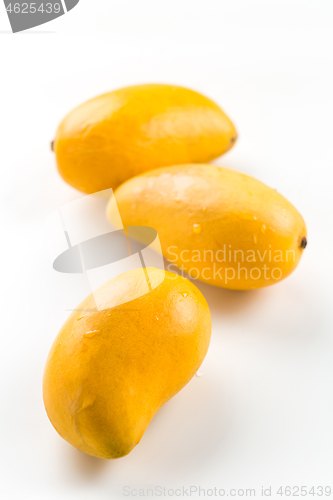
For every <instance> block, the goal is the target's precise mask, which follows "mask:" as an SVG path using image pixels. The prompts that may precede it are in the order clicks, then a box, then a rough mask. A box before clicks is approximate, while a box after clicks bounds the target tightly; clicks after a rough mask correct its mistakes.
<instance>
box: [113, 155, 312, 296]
mask: <svg viewBox="0 0 333 500" xmlns="http://www.w3.org/2000/svg"><path fill="white" fill-rule="evenodd" d="M114 197H115V200H116V202H117V206H118V209H119V213H120V216H121V218H122V222H123V224H124V226H125V227H126V226H140V225H143V226H150V227H153V228H154V229H156V230H157V232H158V235H159V239H160V242H161V248H162V252H163V255H164V257H166V258H167V259H168V260H169V261H170V264H169V266H168V270H169V271H173V270H175V268H174V266H175V265H176V266H177V267H178V268H180V269H182V270H184V271H186V272H187V273H189V275H190V276H191V277H192V278H194V279H199V280H200V281H204V282H206V283H209V284H212V285H216V286H219V287H224V288H230V289H234V290H248V289H252V288H259V287H264V286H268V285H272V284H274V283H277V282H279V281H281V280H282V279H284V278H285V277H286V276H288V275H289V274H290V273H291V272H292V271H293V270H294V269H295V268H296V266H297V264H298V262H299V260H300V258H301V256H302V253H303V249H304V248H305V246H306V244H307V239H306V226H305V223H304V220H303V219H302V217H301V215H300V214H299V212H298V211H297V210H296V208H295V207H294V206H293V205H292V204H291V203H289V202H288V201H287V200H286V199H285V198H284V197H283V196H281V195H280V194H279V193H277V192H276V190H274V189H271V188H269V187H268V186H266V185H265V184H263V183H262V182H260V181H258V180H256V179H254V178H253V177H250V176H248V175H244V174H242V173H239V172H236V171H234V170H231V169H227V168H222V167H217V166H213V165H200V164H192V165H191V164H190V165H179V166H172V167H164V168H160V169H157V170H153V171H150V172H146V173H144V174H141V175H138V176H136V177H134V178H132V179H129V180H128V181H126V182H125V183H124V184H122V185H121V186H119V187H118V188H117V189H116V191H115V193H114ZM115 207H116V205H115V203H109V205H108V208H107V214H108V217H109V220H110V221H111V222H112V223H113V224H114V225H115V224H116V223H117V217H118V214H117V213H116V208H115Z"/></svg>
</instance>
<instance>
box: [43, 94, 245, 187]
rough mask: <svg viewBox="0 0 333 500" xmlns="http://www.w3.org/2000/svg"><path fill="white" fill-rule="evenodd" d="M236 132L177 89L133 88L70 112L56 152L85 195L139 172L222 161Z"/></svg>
mask: <svg viewBox="0 0 333 500" xmlns="http://www.w3.org/2000/svg"><path fill="white" fill-rule="evenodd" d="M236 138H237V132H236V129H235V127H234V125H233V124H232V122H231V121H230V119H229V118H228V117H227V116H226V115H225V113H224V112H223V111H222V110H221V109H220V108H219V106H217V104H215V103H214V102H213V101H211V100H210V99H208V98H207V97H204V96H203V95H201V94H198V93H197V92H194V91H192V90H189V89H186V88H182V87H176V86H174V85H153V84H152V85H136V86H132V87H127V88H122V89H120V90H116V91H113V92H109V93H107V94H104V95H101V96H98V97H96V98H94V99H92V100H90V101H88V102H86V103H84V104H82V105H81V106H79V107H77V108H76V109H74V110H73V111H72V112H71V113H69V114H68V115H67V116H66V117H65V119H64V120H63V121H62V122H61V124H60V125H59V128H58V131H57V133H56V138H55V141H54V142H53V143H52V148H53V150H54V152H55V154H56V160H57V165H58V170H59V173H60V175H61V176H62V177H63V179H64V180H65V181H66V182H68V184H70V185H71V186H73V187H75V188H76V189H79V190H80V191H83V192H85V193H94V192H97V191H102V190H104V189H108V188H113V189H114V188H116V187H117V186H118V185H119V184H121V183H122V182H124V181H125V180H127V179H129V178H130V177H133V176H135V175H137V174H140V173H141V172H145V171H147V170H152V169H154V168H158V167H163V166H165V165H175V164H178V163H179V164H180V163H200V162H207V161H210V160H212V159H213V158H217V157H218V156H220V155H222V154H223V153H225V152H226V151H228V150H229V149H230V148H231V147H232V146H233V145H234V143H235V141H236Z"/></svg>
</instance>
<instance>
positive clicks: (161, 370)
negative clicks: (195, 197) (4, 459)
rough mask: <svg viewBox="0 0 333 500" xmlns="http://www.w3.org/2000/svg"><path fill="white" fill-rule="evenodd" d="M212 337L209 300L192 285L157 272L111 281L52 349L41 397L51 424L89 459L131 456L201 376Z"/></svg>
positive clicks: (80, 309) (137, 271)
mask: <svg viewBox="0 0 333 500" xmlns="http://www.w3.org/2000/svg"><path fill="white" fill-rule="evenodd" d="M96 294H97V296H98V308H97V307H96V304H95V298H96ZM210 335H211V318H210V312H209V308H208V305H207V302H206V301H205V299H204V297H203V296H202V294H201V293H200V291H199V290H198V289H197V288H196V286H195V285H193V284H192V283H191V282H190V281H189V280H187V279H185V278H182V277H181V276H177V275H176V274H172V273H169V272H164V271H162V270H159V269H155V268H147V269H135V270H131V271H127V272H125V273H123V274H121V275H119V276H117V277H116V278H113V279H112V280H110V281H108V282H107V283H105V284H104V285H103V286H102V287H100V289H98V290H97V292H94V295H90V296H88V297H87V298H86V299H85V300H84V301H83V302H82V303H81V304H80V305H79V306H78V308H77V309H76V310H75V311H74V312H73V313H72V314H71V315H70V317H69V318H68V320H67V321H66V323H65V324H64V326H63V327H62V329H61V330H60V332H59V334H58V336H57V338H56V340H55V342H54V344H53V346H52V348H51V351H50V354H49V357H48V360H47V363H46V367H45V372H44V379H43V395H44V403H45V408H46V411H47V414H48V416H49V418H50V420H51V422H52V424H53V426H54V427H55V429H56V430H57V431H58V433H59V434H60V436H61V437H63V438H64V439H65V440H66V441H68V442H69V443H70V444H72V445H73V446H74V447H75V448H78V449H79V450H81V451H83V452H85V453H87V454H89V455H92V456H95V457H99V458H105V459H113V458H120V457H123V456H125V455H127V454H128V453H129V452H130V451H131V450H132V449H133V448H134V447H135V446H136V445H137V444H138V443H139V441H140V439H141V437H142V435H143V434H144V432H145V430H146V428H147V426H148V425H149V423H150V421H151V419H152V418H153V416H154V415H155V413H156V412H157V411H158V410H159V408H160V407H161V406H162V405H164V404H165V403H166V402H167V401H168V400H169V399H170V398H172V397H173V396H174V395H175V394H176V393H177V392H179V391H180V390H181V389H182V388H183V387H184V386H185V385H186V384H187V383H188V382H189V381H190V380H191V378H192V377H193V376H194V375H195V373H196V372H197V370H198V368H199V367H200V365H201V363H202V361H203V359H204V358H205V355H206V353H207V350H208V347H209V342H210Z"/></svg>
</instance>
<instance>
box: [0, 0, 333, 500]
mask: <svg viewBox="0 0 333 500" xmlns="http://www.w3.org/2000/svg"><path fill="white" fill-rule="evenodd" d="M92 9H93V10H92ZM332 21H333V4H332V2H331V0H327V1H324V0H314V1H309V0H299V1H296V0H278V1H272V0H261V1H258V0H251V1H250V0H232V1H231V0H228V1H226V0H206V1H201V2H199V1H197V2H195V1H193V0H168V2H164V1H162V0H160V1H156V0H140V1H138V0H117V1H116V0H93V1H90V2H89V1H88V0H81V1H80V3H79V4H78V6H77V7H76V8H75V9H73V10H72V11H71V12H70V13H68V14H66V15H65V16H63V17H61V18H59V19H57V20H55V21H53V22H51V23H49V24H47V25H44V26H41V27H39V28H35V29H34V30H32V31H30V32H26V33H21V34H16V35H13V34H11V33H10V31H9V30H10V26H9V22H8V20H7V17H6V13H5V9H4V8H3V6H2V3H1V5H0V31H1V33H0V52H1V79H0V86H1V93H0V127H1V129H0V137H1V147H0V168H1V177H0V181H1V182H0V189H1V198H0V200H1V215H2V222H1V233H2V244H1V292H2V299H1V305H2V313H1V349H0V357H1V359H0V370H1V375H0V384H1V388H0V390H1V398H0V401H1V411H0V426H1V427H0V433H1V436H0V454H1V466H0V476H1V479H0V497H1V498H3V499H4V500H10V499H16V498H17V499H24V500H25V499H34V500H38V499H43V500H45V499H47V500H49V499H50V500H87V499H91V498H94V499H95V498H96V499H101V500H106V499H114V498H116V499H117V498H123V496H122V492H123V487H124V486H130V487H131V488H147V487H148V486H150V487H154V486H165V487H166V488H167V489H169V488H176V487H181V486H183V485H184V486H190V485H192V486H195V485H196V486H201V487H202V488H214V487H217V488H225V489H226V492H227V493H228V489H229V488H235V489H239V488H256V491H257V495H256V496H257V497H258V496H260V494H261V487H262V486H265V487H266V488H267V487H269V486H272V498H281V497H279V496H278V495H277V494H276V490H277V488H278V487H279V486H288V485H289V486H292V485H299V486H302V485H305V486H307V487H308V489H309V488H310V487H311V486H319V485H323V486H326V485H331V486H332V487H333V473H332V470H333V430H332V427H333V339H332V333H333V332H332V330H333V328H332V327H333V320H332V292H331V290H332V288H331V285H332V278H333V273H332V248H333V230H332V201H331V200H332V178H333V176H332V160H333V140H332V137H333V128H332V117H333V99H332V89H333V71H332V64H333V54H332V47H333V35H332V32H333V30H332ZM146 82H159V83H174V84H179V85H184V86H188V87H191V88H193V89H196V90H198V91H201V92H203V93H204V94H206V95H208V96H209V97H211V98H212V99H214V100H216V101H217V102H218V103H219V104H220V105H221V107H222V108H223V109H224V110H225V111H226V112H227V113H228V114H229V115H230V117H231V118H232V120H233V121H234V122H235V124H236V126H237V129H238V131H239V140H238V143H237V145H236V146H235V147H234V149H233V150H232V151H230V152H229V153H228V154H226V155H225V156H224V157H222V158H220V159H219V160H218V161H216V163H217V164H220V165H224V166H227V167H231V168H235V169H238V170H241V171H242V172H245V173H248V174H251V175H253V176H255V177H257V178H259V179H260V180H262V181H264V182H266V183H267V184H268V185H270V186H272V187H274V188H276V189H277V190H278V191H279V192H280V193H282V194H283V195H285V196H286V197H287V198H288V199H289V200H290V201H291V202H292V203H293V204H294V205H295V206H296V207H297V208H298V209H299V211H300V212H301V213H302V215H303V217H304V219H305V221H306V223H307V226H308V235H309V238H308V239H309V245H308V248H307V249H306V251H305V252H304V257H303V259H302V261H301V263H300V266H299V268H298V269H297V270H296V272H295V273H294V274H293V275H292V276H291V277H289V278H288V279H287V280H285V281H284V282H282V283H280V284H278V285H275V286H273V287H271V288H268V289H263V290H259V291H253V292H247V293H245V292H243V293H237V292H231V291H225V290H222V289H218V288H213V287H210V286H208V285H203V284H199V285H198V286H199V288H200V289H201V291H202V292H203V293H204V295H205V296H206V298H207V300H208V302H209V305H210V308H211V312H212V317H213V333H212V342H211V347H210V350H209V353H208V355H207V358H206V360H205V362H204V364H203V366H202V371H203V373H204V375H203V376H202V377H200V378H198V377H195V378H194V379H193V380H192V381H191V382H190V383H189V384H188V386H187V387H186V388H185V389H184V390H182V391H181V392H180V393H179V394H178V395H177V396H176V397H175V398H173V400H171V401H170V402H169V403H168V404H167V405H165V407H163V408H162V409H161V410H160V412H159V413H158V414H157V416H156V417H155V418H154V419H153V422H152V423H151V425H150V426H149V428H148V430H147V432H146V434H145V435H144V437H143V439H142V441H141V443H140V444H139V445H138V446H137V447H136V448H135V449H134V450H133V451H132V452H131V453H130V455H129V456H127V457H125V458H122V459H120V460H117V461H103V460H98V459H94V458H92V457H89V456H87V455H84V454H83V453H81V452H79V451H77V450H75V449H74V448H72V447H71V446H70V445H69V444H67V443H66V442H65V441H63V440H62V439H61V438H60V437H59V436H58V435H57V433H56V432H55V431H54V429H53V428H52V426H51V424H50V423H49V421H48V419H47V416H46V413H45V411H44V407H43V402H42V391H41V380H42V373H43V368H44V363H45V359H46V356H47V353H48V350H49V348H50V346H51V343H52V341H53V339H54V337H55V336H56V334H57V332H58V330H59V328H60V326H61V324H62V323H63V321H64V320H65V318H66V316H67V314H68V313H67V312H66V311H65V310H64V308H63V306H62V300H61V293H60V292H59V289H57V287H55V286H54V280H53V271H52V267H51V261H50V259H49V257H48V253H47V248H46V240H45V224H44V222H45V219H46V217H47V216H48V215H49V214H50V213H51V212H52V211H53V210H55V209H56V208H58V207H59V206H61V205H62V204H63V203H66V202H67V201H70V200H74V199H76V198H77V197H78V196H81V194H80V193H78V192H77V191H75V190H74V189H71V188H70V187H69V186H67V185H66V184H65V183H64V182H63V181H62V180H61V179H60V178H59V177H58V174H57V172H56V168H55V161H54V157H53V154H52V153H51V151H50V141H51V140H52V139H53V136H54V132H55V130H56V127H57V125H58V122H59V121H60V119H61V118H62V117H63V115H65V114H66V113H67V112H68V111H69V110H71V109H72V108H73V107H74V106H75V105H77V104H79V103H81V102H82V101H84V100H86V99H88V98H90V97H93V96H94V95H96V94H99V93H101V92H105V91H108V90H112V89H115V88H117V87H121V86H124V85H129V84H135V83H146ZM197 497H198V495H195V494H193V495H192V498H197ZM308 498H313V497H311V496H308Z"/></svg>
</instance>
